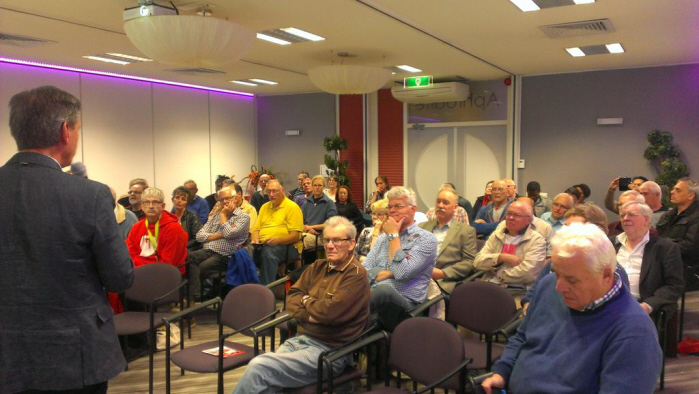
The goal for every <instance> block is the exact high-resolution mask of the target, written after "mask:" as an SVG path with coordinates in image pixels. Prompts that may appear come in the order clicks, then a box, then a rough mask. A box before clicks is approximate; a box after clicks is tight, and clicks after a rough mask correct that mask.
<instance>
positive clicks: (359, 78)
mask: <svg viewBox="0 0 699 394" xmlns="http://www.w3.org/2000/svg"><path fill="white" fill-rule="evenodd" d="M308 77H309V78H311V82H313V84H314V85H316V86H317V87H318V88H319V89H321V90H323V91H325V92H328V93H334V94H365V93H371V92H375V91H377V90H379V89H380V88H381V87H382V86H384V85H385V84H386V82H388V80H389V79H390V78H391V70H389V69H387V68H383V67H369V66H351V65H331V66H321V67H316V68H312V69H310V70H308Z"/></svg>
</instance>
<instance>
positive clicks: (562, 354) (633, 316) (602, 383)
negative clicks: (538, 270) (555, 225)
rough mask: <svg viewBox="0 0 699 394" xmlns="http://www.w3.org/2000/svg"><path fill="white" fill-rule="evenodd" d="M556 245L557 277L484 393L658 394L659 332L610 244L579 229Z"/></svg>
mask: <svg viewBox="0 0 699 394" xmlns="http://www.w3.org/2000/svg"><path fill="white" fill-rule="evenodd" d="M553 245H554V246H553V269H554V271H555V273H551V274H549V275H547V276H546V277H545V278H544V279H543V280H542V281H541V282H540V283H539V284H538V285H537V289H536V291H535V292H534V297H533V299H532V302H531V307H530V308H529V312H528V313H527V316H526V317H525V318H524V321H523V322H522V324H521V325H520V326H519V328H518V329H517V333H516V335H515V336H513V337H511V338H510V340H509V341H508V343H507V346H506V348H505V350H504V352H503V354H502V357H501V358H500V359H499V360H498V361H496V362H495V365H494V366H493V372H495V374H494V375H493V376H492V377H490V378H488V379H486V380H485V381H484V382H483V384H482V385H483V388H484V389H485V392H486V393H488V394H490V393H499V392H500V391H499V390H494V389H493V388H503V387H505V386H506V385H507V386H508V387H509V389H510V390H511V391H512V392H513V393H517V394H529V393H652V392H653V390H654V388H655V382H656V380H657V378H658V374H659V373H660V369H661V362H662V355H661V351H660V346H659V345H658V337H657V335H656V333H655V326H654V325H653V322H652V321H651V320H650V319H649V318H648V316H647V315H646V313H645V312H644V311H643V309H641V308H639V307H638V302H637V301H636V300H634V299H633V297H632V296H631V295H630V294H629V291H628V289H627V288H626V287H625V286H622V284H621V280H620V279H619V276H618V275H616V274H615V273H614V270H615V268H616V256H615V254H614V247H613V246H612V244H611V242H609V239H608V238H607V236H606V235H605V234H604V233H603V232H602V231H601V230H600V229H599V228H597V226H595V225H594V224H582V223H573V224H572V225H570V226H566V227H564V228H562V229H560V230H558V232H557V233H556V236H555V237H554V238H553Z"/></svg>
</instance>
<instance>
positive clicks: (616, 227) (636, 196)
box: [607, 190, 646, 240]
mask: <svg viewBox="0 0 699 394" xmlns="http://www.w3.org/2000/svg"><path fill="white" fill-rule="evenodd" d="M631 201H636V202H640V203H642V204H645V202H646V200H645V198H643V196H642V195H641V193H639V192H637V191H635V190H627V191H625V192H623V193H621V195H620V196H619V202H617V204H618V206H622V205H624V204H626V203H628V202H631ZM607 228H608V231H607V234H608V235H609V238H610V239H611V240H613V239H614V237H616V236H617V235H619V234H621V233H623V232H624V229H623V228H621V222H620V221H618V220H617V221H615V222H611V223H609V225H608V227H607Z"/></svg>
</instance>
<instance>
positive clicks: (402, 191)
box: [385, 186, 417, 205]
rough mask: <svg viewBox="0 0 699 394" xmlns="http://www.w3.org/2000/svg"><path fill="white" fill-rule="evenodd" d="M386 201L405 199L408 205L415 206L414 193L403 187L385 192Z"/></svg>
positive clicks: (394, 187)
mask: <svg viewBox="0 0 699 394" xmlns="http://www.w3.org/2000/svg"><path fill="white" fill-rule="evenodd" d="M385 197H386V198H387V199H389V200H393V199H401V198H407V199H408V204H409V205H417V199H416V198H415V192H414V191H413V189H411V188H409V187H405V186H393V187H392V188H391V190H389V191H387V192H386V196H385Z"/></svg>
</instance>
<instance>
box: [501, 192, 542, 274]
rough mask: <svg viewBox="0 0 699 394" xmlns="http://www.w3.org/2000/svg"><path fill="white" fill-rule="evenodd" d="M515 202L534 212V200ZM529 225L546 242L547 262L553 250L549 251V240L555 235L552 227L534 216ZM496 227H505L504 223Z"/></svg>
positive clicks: (527, 198)
mask: <svg viewBox="0 0 699 394" xmlns="http://www.w3.org/2000/svg"><path fill="white" fill-rule="evenodd" d="M517 201H521V202H523V203H525V204H529V205H530V206H531V207H532V212H533V211H534V200H532V199H531V198H529V197H520V198H518V199H517ZM531 225H532V227H533V228H534V231H536V232H537V233H539V234H541V235H542V236H543V237H544V239H545V240H546V259H547V260H548V259H549V258H550V257H551V253H552V252H553V250H552V249H551V239H552V238H553V235H554V234H555V232H554V231H553V227H551V225H550V224H549V222H547V221H546V220H544V219H541V218H538V217H536V216H534V217H532V223H531ZM498 227H505V223H503V222H500V224H498Z"/></svg>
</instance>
